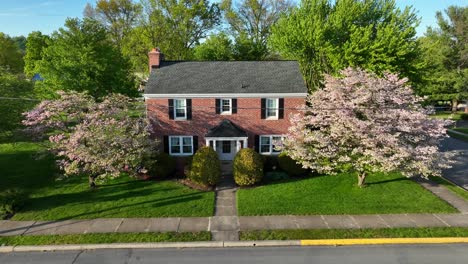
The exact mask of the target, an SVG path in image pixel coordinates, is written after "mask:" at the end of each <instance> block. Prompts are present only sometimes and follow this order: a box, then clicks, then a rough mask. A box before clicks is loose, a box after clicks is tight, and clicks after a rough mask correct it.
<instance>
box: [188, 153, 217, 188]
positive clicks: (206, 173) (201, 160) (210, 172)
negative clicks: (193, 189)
mask: <svg viewBox="0 0 468 264" xmlns="http://www.w3.org/2000/svg"><path fill="white" fill-rule="evenodd" d="M188 177H189V179H190V180H192V181H194V182H196V183H200V184H204V185H215V184H216V183H217V182H218V180H219V178H220V177H221V163H220V162H219V159H218V154H217V153H216V151H214V150H213V149H212V148H210V147H207V146H205V147H201V148H200V149H198V151H197V152H196V153H195V155H193V159H192V168H191V170H190V173H189V175H188Z"/></svg>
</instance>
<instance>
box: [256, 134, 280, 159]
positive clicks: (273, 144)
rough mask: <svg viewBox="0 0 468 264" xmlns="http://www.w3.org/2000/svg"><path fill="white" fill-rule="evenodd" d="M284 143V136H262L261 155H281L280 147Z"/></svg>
mask: <svg viewBox="0 0 468 264" xmlns="http://www.w3.org/2000/svg"><path fill="white" fill-rule="evenodd" d="M282 141H283V136H279V135H269V136H260V146H259V147H260V153H261V154H268V155H271V154H279V153H280V152H281V150H279V149H278V145H279V144H281V142H282Z"/></svg>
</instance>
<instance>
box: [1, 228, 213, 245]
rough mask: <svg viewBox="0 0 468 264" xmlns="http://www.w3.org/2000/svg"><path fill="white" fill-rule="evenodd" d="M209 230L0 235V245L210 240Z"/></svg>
mask: <svg viewBox="0 0 468 264" xmlns="http://www.w3.org/2000/svg"><path fill="white" fill-rule="evenodd" d="M210 240H211V233H210V232H207V231H205V232H196V233H175V232H168V233H119V234H115V233H109V234H79V235H38V236H7V237H0V245H5V246H19V245H64V244H104V243H147V242H190V241H210Z"/></svg>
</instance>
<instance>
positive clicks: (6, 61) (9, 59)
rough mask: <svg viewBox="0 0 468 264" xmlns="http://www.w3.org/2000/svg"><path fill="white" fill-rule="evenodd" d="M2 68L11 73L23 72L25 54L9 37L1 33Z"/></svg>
mask: <svg viewBox="0 0 468 264" xmlns="http://www.w3.org/2000/svg"><path fill="white" fill-rule="evenodd" d="M0 67H3V68H5V69H8V70H9V71H10V72H11V73H21V72H23V67H24V62H23V53H22V52H21V49H20V48H19V46H18V45H17V43H16V42H15V41H14V40H13V39H12V38H11V37H10V36H8V35H6V34H4V33H2V32H0Z"/></svg>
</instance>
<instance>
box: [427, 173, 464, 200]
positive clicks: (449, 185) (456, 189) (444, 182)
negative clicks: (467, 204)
mask: <svg viewBox="0 0 468 264" xmlns="http://www.w3.org/2000/svg"><path fill="white" fill-rule="evenodd" d="M430 179H431V180H432V181H435V182H437V183H438V184H440V185H443V186H444V187H445V188H447V189H449V190H450V191H452V192H454V193H455V194H457V195H458V196H460V197H462V198H464V199H465V200H467V201H468V191H465V190H463V189H462V188H460V187H458V186H456V185H453V184H452V183H451V182H449V181H447V180H445V179H444V178H442V177H430Z"/></svg>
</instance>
